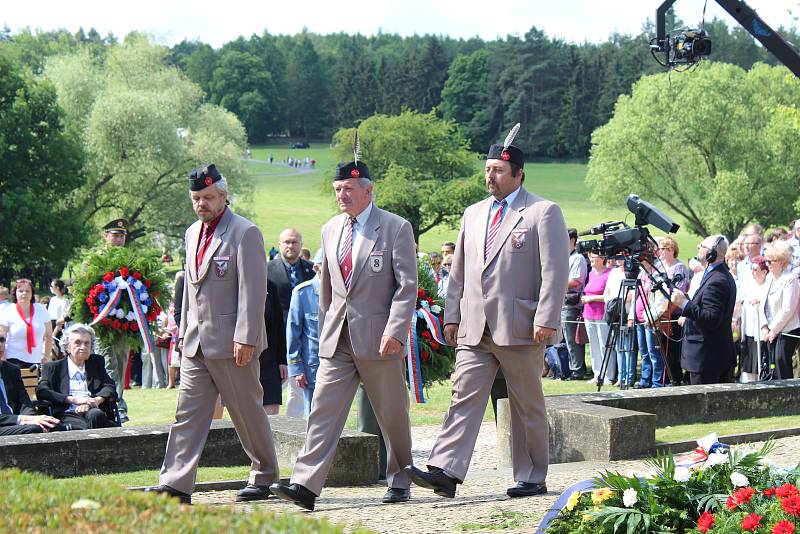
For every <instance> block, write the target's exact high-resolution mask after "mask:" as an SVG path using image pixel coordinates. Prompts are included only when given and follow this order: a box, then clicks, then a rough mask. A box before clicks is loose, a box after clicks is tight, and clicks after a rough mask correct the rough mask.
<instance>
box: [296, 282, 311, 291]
mask: <svg viewBox="0 0 800 534" xmlns="http://www.w3.org/2000/svg"><path fill="white" fill-rule="evenodd" d="M310 285H311V280H306V281H305V282H300V283H299V284H297V285H296V286H294V288H295V289H303V288H304V287H308V286H310Z"/></svg>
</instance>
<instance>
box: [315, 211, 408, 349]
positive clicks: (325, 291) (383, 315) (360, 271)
mask: <svg viewBox="0 0 800 534" xmlns="http://www.w3.org/2000/svg"><path fill="white" fill-rule="evenodd" d="M346 221H347V215H346V214H341V215H339V216H337V217H334V218H333V219H331V220H330V221H328V223H327V224H325V226H323V227H322V248H323V250H324V251H325V254H324V258H323V260H322V270H321V272H320V292H319V327H320V336H319V356H320V358H330V357H332V356H333V353H334V352H335V351H336V345H337V343H338V341H339V336H340V334H341V331H342V325H343V324H344V320H345V319H346V320H347V324H348V327H349V331H350V341H351V343H352V346H353V352H354V354H355V356H356V357H357V358H362V359H370V360H379V359H384V360H386V359H393V358H397V359H402V358H403V357H404V356H405V353H404V352H403V353H401V354H396V355H393V356H386V357H384V358H381V356H380V342H381V337H382V336H385V335H386V336H392V337H393V338H395V339H398V340H399V341H401V342H402V343H405V342H406V336H407V335H408V328H409V326H410V324H411V317H412V315H413V313H414V308H415V305H416V299H417V263H416V254H415V250H416V249H415V246H414V234H413V232H412V230H411V225H410V224H409V223H408V221H406V220H405V219H403V218H402V217H398V216H397V215H394V214H393V213H389V212H388V211H384V210H382V209H380V208H378V207H377V206H374V205H373V207H372V212H371V213H370V216H369V219H367V223H366V225H365V227H364V235H362V236H359V239H363V242H361V243H360V244H359V246H358V256H357V257H354V258H353V278H352V280H351V281H350V288H349V290H348V289H346V288H345V285H344V278H342V271H341V269H340V268H339V260H338V247H339V238H340V236H341V235H342V232H343V231H344V228H345V222H346Z"/></svg>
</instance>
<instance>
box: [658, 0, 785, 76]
mask: <svg viewBox="0 0 800 534" xmlns="http://www.w3.org/2000/svg"><path fill="white" fill-rule="evenodd" d="M675 1H676V0H664V2H663V3H662V4H661V5H660V6H658V9H657V10H656V41H657V43H658V48H659V50H660V51H661V52H667V53H668V51H669V42H668V41H669V39H668V38H667V35H666V34H667V32H666V14H667V10H668V9H669V8H670V7H672V5H673V4H674V3H675ZM714 1H715V2H716V3H717V4H719V5H720V7H722V9H724V10H725V11H727V12H728V13H729V14H730V15H731V16H732V17H733V18H734V19H736V22H738V23H739V24H741V26H742V27H743V28H744V29H745V30H747V31H748V32H749V33H750V35H752V36H753V37H755V38H756V39H758V41H759V42H760V43H761V44H762V45H764V48H766V49H767V50H769V51H770V52H771V53H772V55H774V56H775V57H776V58H777V59H778V61H780V62H781V63H783V64H784V65H785V66H786V67H787V68H788V69H789V70H791V71H792V72H793V73H794V75H795V76H798V77H800V54H798V53H797V52H796V51H795V50H794V48H792V46H791V45H790V44H789V43H788V42H786V40H785V39H784V38H783V37H781V36H780V35H778V34H777V33H776V32H775V30H773V29H772V28H770V27H769V25H768V24H767V23H766V22H764V21H763V20H762V19H761V17H759V16H758V14H757V13H756V12H755V11H754V10H753V9H752V8H751V7H750V6H748V5H747V4H745V3H744V2H743V1H742V0H714Z"/></svg>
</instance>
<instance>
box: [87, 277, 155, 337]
mask: <svg viewBox="0 0 800 534" xmlns="http://www.w3.org/2000/svg"><path fill="white" fill-rule="evenodd" d="M114 282H116V287H115V289H114V292H113V293H111V294H110V295H109V297H108V302H106V303H105V304H104V305H103V308H102V309H100V311H99V313H98V314H97V317H95V318H94V321H92V324H91V326H94V325H96V324H97V323H99V322H100V321H102V320H103V319H107V318H108V317H109V316H110V315H111V312H112V311H114V310H115V309H116V307H117V304H118V303H119V301H120V298H121V297H122V294H123V292H127V294H128V298H129V299H130V302H131V308H132V310H133V316H134V318H135V319H136V324H137V325H138V326H139V334H141V336H142V343H143V344H144V350H145V351H146V352H148V353H154V352H155V343H153V336H152V335H151V334H150V329H149V328H148V327H147V318H146V317H145V314H144V310H142V303H141V302H139V298H138V295H137V294H136V292H135V291H134V288H133V287H132V285H131V284H129V283H128V282H127V281H125V280H123V279H122V277H121V276H118V277H117V278H116V279H115V280H114Z"/></svg>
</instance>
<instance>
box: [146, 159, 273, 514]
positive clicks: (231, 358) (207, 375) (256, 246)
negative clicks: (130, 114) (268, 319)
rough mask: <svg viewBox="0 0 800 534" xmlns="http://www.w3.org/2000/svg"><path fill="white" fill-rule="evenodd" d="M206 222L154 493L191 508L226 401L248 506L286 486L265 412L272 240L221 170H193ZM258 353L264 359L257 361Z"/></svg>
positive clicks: (189, 255) (195, 246) (191, 274)
mask: <svg viewBox="0 0 800 534" xmlns="http://www.w3.org/2000/svg"><path fill="white" fill-rule="evenodd" d="M189 181H190V189H191V198H192V205H193V207H194V210H195V212H196V213H197V215H198V217H199V219H200V220H199V221H197V222H195V223H194V224H192V225H191V226H190V227H189V229H188V230H187V231H186V263H187V265H186V284H185V286H184V293H183V306H182V309H181V328H180V334H179V342H180V343H182V344H183V351H182V354H183V358H181V385H180V391H179V394H178V407H177V410H176V414H175V423H174V424H173V425H172V428H171V429H170V432H169V438H168V440H167V450H166V453H165V455H164V465H163V466H162V468H161V477H160V485H159V486H155V487H152V488H148V491H156V492H159V493H167V494H169V495H173V496H175V497H178V498H179V499H180V500H181V501H182V502H191V493H192V491H193V490H194V484H195V474H196V472H197V463H198V461H199V460H200V454H201V453H202V452H203V446H204V445H205V441H206V437H207V436H208V431H209V428H210V427H211V418H212V416H213V413H214V406H215V404H216V400H217V396H218V395H220V396H221V397H222V401H223V402H224V403H225V407H226V408H227V409H228V413H229V414H230V416H231V419H232V420H233V424H234V426H235V427H236V433H237V434H238V435H239V441H241V443H242V447H243V448H244V450H245V452H246V453H247V455H248V456H249V457H250V459H251V461H252V464H251V469H250V478H249V480H248V484H247V486H246V487H245V488H244V489H242V490H240V491H239V493H238V494H237V500H239V501H251V500H259V499H266V498H267V497H269V495H270V492H269V485H270V484H271V483H273V482H275V481H276V480H278V458H277V456H276V454H275V446H274V444H273V442H272V431H271V430H270V426H269V419H268V418H267V415H266V413H265V412H264V410H263V409H262V408H261V403H262V397H263V392H262V389H261V384H260V383H259V380H258V375H259V361H258V355H259V354H261V352H262V351H263V350H264V349H265V348H266V329H265V325H264V301H265V300H266V298H267V261H266V255H265V253H264V238H263V237H262V235H261V232H260V231H259V229H258V228H257V227H256V226H255V225H254V224H253V223H251V222H250V221H248V220H247V219H245V218H243V217H240V216H239V215H236V214H234V213H233V212H232V211H231V210H230V209H229V208H228V207H227V204H228V185H227V181H226V180H225V178H224V177H223V176H222V175H221V174H220V173H219V172H218V171H217V169H216V168H215V167H214V165H209V166H207V167H201V168H199V169H196V170H194V171H192V172H191V173H190V174H189ZM254 355H255V358H254Z"/></svg>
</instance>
